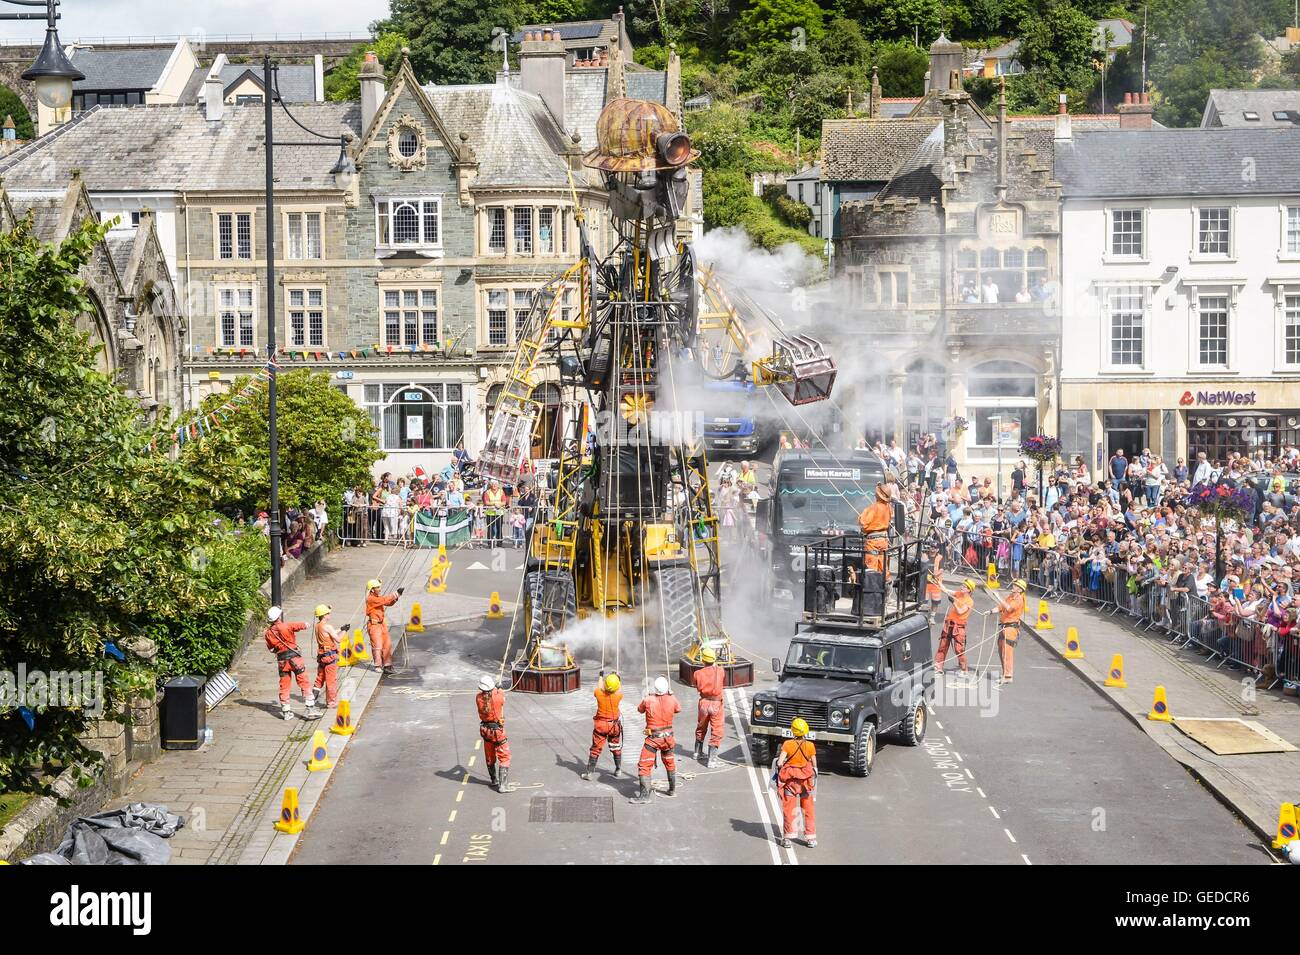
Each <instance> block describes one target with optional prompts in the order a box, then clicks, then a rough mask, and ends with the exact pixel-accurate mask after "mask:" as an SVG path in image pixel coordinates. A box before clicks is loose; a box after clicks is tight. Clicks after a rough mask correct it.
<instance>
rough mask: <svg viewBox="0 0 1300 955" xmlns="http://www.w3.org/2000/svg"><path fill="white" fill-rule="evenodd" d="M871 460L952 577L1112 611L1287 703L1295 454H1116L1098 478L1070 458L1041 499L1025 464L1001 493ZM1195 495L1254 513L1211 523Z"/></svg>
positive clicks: (898, 459)
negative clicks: (1216, 496)
mask: <svg viewBox="0 0 1300 955" xmlns="http://www.w3.org/2000/svg"><path fill="white" fill-rule="evenodd" d="M878 450H879V451H880V453H881V455H882V457H884V458H885V459H886V460H887V462H888V463H889V464H890V465H892V466H893V467H894V468H895V470H896V473H898V475H899V478H900V484H901V486H902V487H903V488H904V490H905V495H904V496H905V498H906V500H907V501H908V504H909V507H910V508H911V509H912V510H913V514H914V515H915V516H916V518H917V519H918V520H919V521H920V522H922V523H923V526H925V527H926V528H927V534H929V535H932V536H933V537H934V538H935V539H937V541H938V542H939V543H940V545H941V546H942V548H943V550H944V552H945V554H946V555H947V565H948V566H950V567H951V566H954V565H956V564H967V565H969V569H970V570H972V571H975V572H978V573H980V574H981V575H983V574H986V573H987V572H988V565H989V564H992V565H993V568H994V571H995V572H997V573H998V574H999V575H1000V576H1004V577H1006V576H1015V577H1020V576H1025V577H1029V578H1031V580H1032V581H1033V582H1035V583H1037V584H1038V585H1040V586H1041V587H1042V588H1043V589H1044V590H1047V591H1056V592H1060V593H1068V594H1074V595H1079V596H1081V597H1084V598H1087V599H1095V600H1098V601H1102V602H1110V603H1115V604H1117V605H1118V606H1120V607H1122V608H1123V609H1125V610H1127V611H1129V612H1132V613H1139V614H1140V615H1141V616H1143V617H1144V618H1146V619H1148V621H1149V622H1150V623H1151V624H1152V625H1154V626H1159V627H1162V628H1164V629H1166V630H1169V631H1170V632H1172V633H1181V634H1182V635H1183V636H1185V637H1187V638H1188V639H1189V640H1190V641H1191V642H1193V643H1195V644H1196V646H1198V647H1199V648H1200V649H1201V650H1202V651H1203V652H1207V653H1212V654H1221V655H1223V656H1224V657H1226V658H1228V665H1230V666H1233V667H1241V668H1245V669H1248V670H1251V671H1253V672H1254V673H1255V674H1257V675H1258V676H1259V677H1261V678H1262V679H1263V680H1264V681H1266V682H1269V683H1272V682H1273V681H1275V680H1277V681H1283V682H1286V683H1287V688H1288V692H1291V693H1294V692H1295V683H1294V681H1295V680H1296V679H1300V630H1298V629H1297V609H1298V608H1300V485H1298V483H1297V482H1298V480H1300V474H1297V472H1298V471H1300V449H1298V448H1295V447H1287V448H1283V449H1281V450H1280V452H1279V453H1278V454H1277V455H1276V456H1274V457H1271V458H1269V457H1265V456H1264V455H1263V454H1262V453H1257V454H1253V455H1244V454H1231V455H1229V456H1228V457H1227V458H1226V459H1225V460H1222V461H1212V460H1209V459H1208V458H1207V457H1206V456H1205V455H1204V454H1200V455H1198V456H1197V458H1196V459H1195V460H1194V461H1193V463H1192V465H1191V467H1190V468H1189V467H1188V466H1187V465H1186V464H1185V463H1184V462H1183V460H1182V459H1177V460H1176V461H1175V462H1174V465H1173V466H1172V467H1170V466H1169V465H1168V464H1167V463H1166V462H1164V461H1163V460H1162V459H1161V458H1160V457H1159V456H1158V455H1154V454H1151V453H1150V451H1149V450H1143V451H1142V453H1141V454H1138V455H1134V456H1133V457H1132V458H1131V459H1130V458H1128V457H1126V456H1125V455H1124V453H1123V452H1122V451H1121V452H1118V453H1116V454H1115V455H1113V456H1112V457H1111V459H1110V460H1109V461H1108V462H1107V469H1106V474H1105V476H1104V477H1103V478H1102V479H1101V480H1094V479H1093V478H1092V476H1091V475H1090V474H1089V473H1088V469H1087V468H1086V467H1085V466H1084V464H1083V462H1082V461H1081V460H1080V459H1077V458H1076V459H1074V460H1073V461H1072V462H1071V463H1069V464H1062V465H1061V466H1057V467H1051V468H1049V469H1048V470H1047V471H1046V473H1045V474H1044V476H1043V482H1042V491H1041V494H1040V491H1039V487H1038V474H1037V469H1036V468H1035V467H1034V466H1033V465H1029V466H1027V465H1026V463H1025V462H1024V461H1019V462H1017V463H1016V465H1015V467H1014V468H1013V469H1012V471H1011V480H1010V482H1009V487H1008V488H1007V491H1006V493H1004V494H1002V495H1000V496H999V494H998V491H997V488H996V487H995V486H994V483H993V481H991V480H990V479H988V478H984V479H982V480H975V479H971V480H969V481H965V480H963V479H962V476H961V475H960V473H959V472H958V469H957V468H956V467H955V466H953V467H946V466H945V467H939V466H935V465H934V463H933V462H934V461H936V460H938V455H937V454H932V455H931V456H930V457H929V458H925V457H923V452H922V450H921V449H916V450H913V451H911V452H902V451H900V450H899V449H897V448H896V447H894V446H893V445H892V443H891V444H888V445H885V446H882V447H880V448H879V449H878ZM948 460H949V461H950V462H951V458H949V459H948ZM951 463H952V464H953V465H955V462H951ZM1198 485H1199V486H1206V485H1212V486H1216V487H1224V488H1227V489H1229V490H1231V491H1238V490H1240V491H1241V492H1242V493H1241V494H1238V495H1237V498H1236V499H1237V500H1239V501H1248V502H1249V504H1250V506H1249V507H1248V508H1246V509H1245V510H1242V511H1238V512H1236V516H1230V517H1225V518H1222V519H1219V520H1216V519H1215V517H1214V516H1212V515H1211V514H1210V513H1209V512H1208V511H1207V510H1205V509H1202V508H1201V507H1198V506H1197V505H1196V504H1195V503H1193V502H1192V501H1191V500H1190V498H1191V495H1192V492H1193V487H1195V486H1198Z"/></svg>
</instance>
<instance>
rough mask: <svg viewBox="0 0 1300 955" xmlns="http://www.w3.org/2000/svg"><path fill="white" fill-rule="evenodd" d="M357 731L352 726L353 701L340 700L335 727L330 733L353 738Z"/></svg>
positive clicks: (331, 728) (332, 727) (335, 713)
mask: <svg viewBox="0 0 1300 955" xmlns="http://www.w3.org/2000/svg"><path fill="white" fill-rule="evenodd" d="M356 731H357V728H356V727H355V726H353V725H352V701H351V700H339V708H338V709H337V710H336V711H335V712H334V725H333V726H331V727H330V732H331V733H333V734H335V735H336V736H351V735H352V734H353V733H355V732H356Z"/></svg>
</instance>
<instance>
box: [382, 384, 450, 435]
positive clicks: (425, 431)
mask: <svg viewBox="0 0 1300 955" xmlns="http://www.w3.org/2000/svg"><path fill="white" fill-rule="evenodd" d="M381 389H382V390H381ZM365 402H366V407H367V408H368V409H369V411H370V418H371V420H372V421H373V422H374V423H375V427H377V428H379V430H380V439H381V441H382V448H383V450H385V451H415V450H423V451H427V450H450V449H451V448H454V447H455V446H456V444H457V443H458V442H460V441H461V440H462V438H463V437H464V434H465V405H464V386H463V385H462V384H461V383H460V382H432V383H428V384H414V383H413V384H407V385H402V384H385V385H377V384H374V385H366V386H365Z"/></svg>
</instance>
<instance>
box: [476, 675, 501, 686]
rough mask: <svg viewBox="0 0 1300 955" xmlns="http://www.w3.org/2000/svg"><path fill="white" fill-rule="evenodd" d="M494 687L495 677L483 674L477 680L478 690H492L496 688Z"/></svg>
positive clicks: (495, 683)
mask: <svg viewBox="0 0 1300 955" xmlns="http://www.w3.org/2000/svg"><path fill="white" fill-rule="evenodd" d="M496 685H497V680H496V677H494V676H493V675H492V674H490V673H484V674H483V675H482V676H481V677H479V678H478V688H479V689H480V690H492V689H495V688H496Z"/></svg>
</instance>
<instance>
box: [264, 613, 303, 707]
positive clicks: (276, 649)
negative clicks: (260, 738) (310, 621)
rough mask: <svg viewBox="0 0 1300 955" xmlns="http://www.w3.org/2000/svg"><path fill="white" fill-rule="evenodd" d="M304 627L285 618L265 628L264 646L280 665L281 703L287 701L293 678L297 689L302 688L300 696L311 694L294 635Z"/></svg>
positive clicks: (296, 638)
mask: <svg viewBox="0 0 1300 955" xmlns="http://www.w3.org/2000/svg"><path fill="white" fill-rule="evenodd" d="M306 629H307V625H306V624H305V623H289V622H288V621H287V620H277V621H276V622H275V623H273V624H271V626H269V627H267V628H266V647H267V649H268V650H270V651H271V652H272V653H274V654H275V659H276V662H277V663H278V664H279V667H280V702H281V703H288V702H289V690H290V689H292V687H293V683H294V681H295V680H297V681H298V689H300V690H302V698H303V699H304V700H305V699H308V698H309V697H310V696H311V687H310V685H309V684H308V683H307V665H306V664H305V663H303V662H302V654H301V653H299V652H298V637H297V636H296V634H297V633H298V632H299V631H302V630H306Z"/></svg>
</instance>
